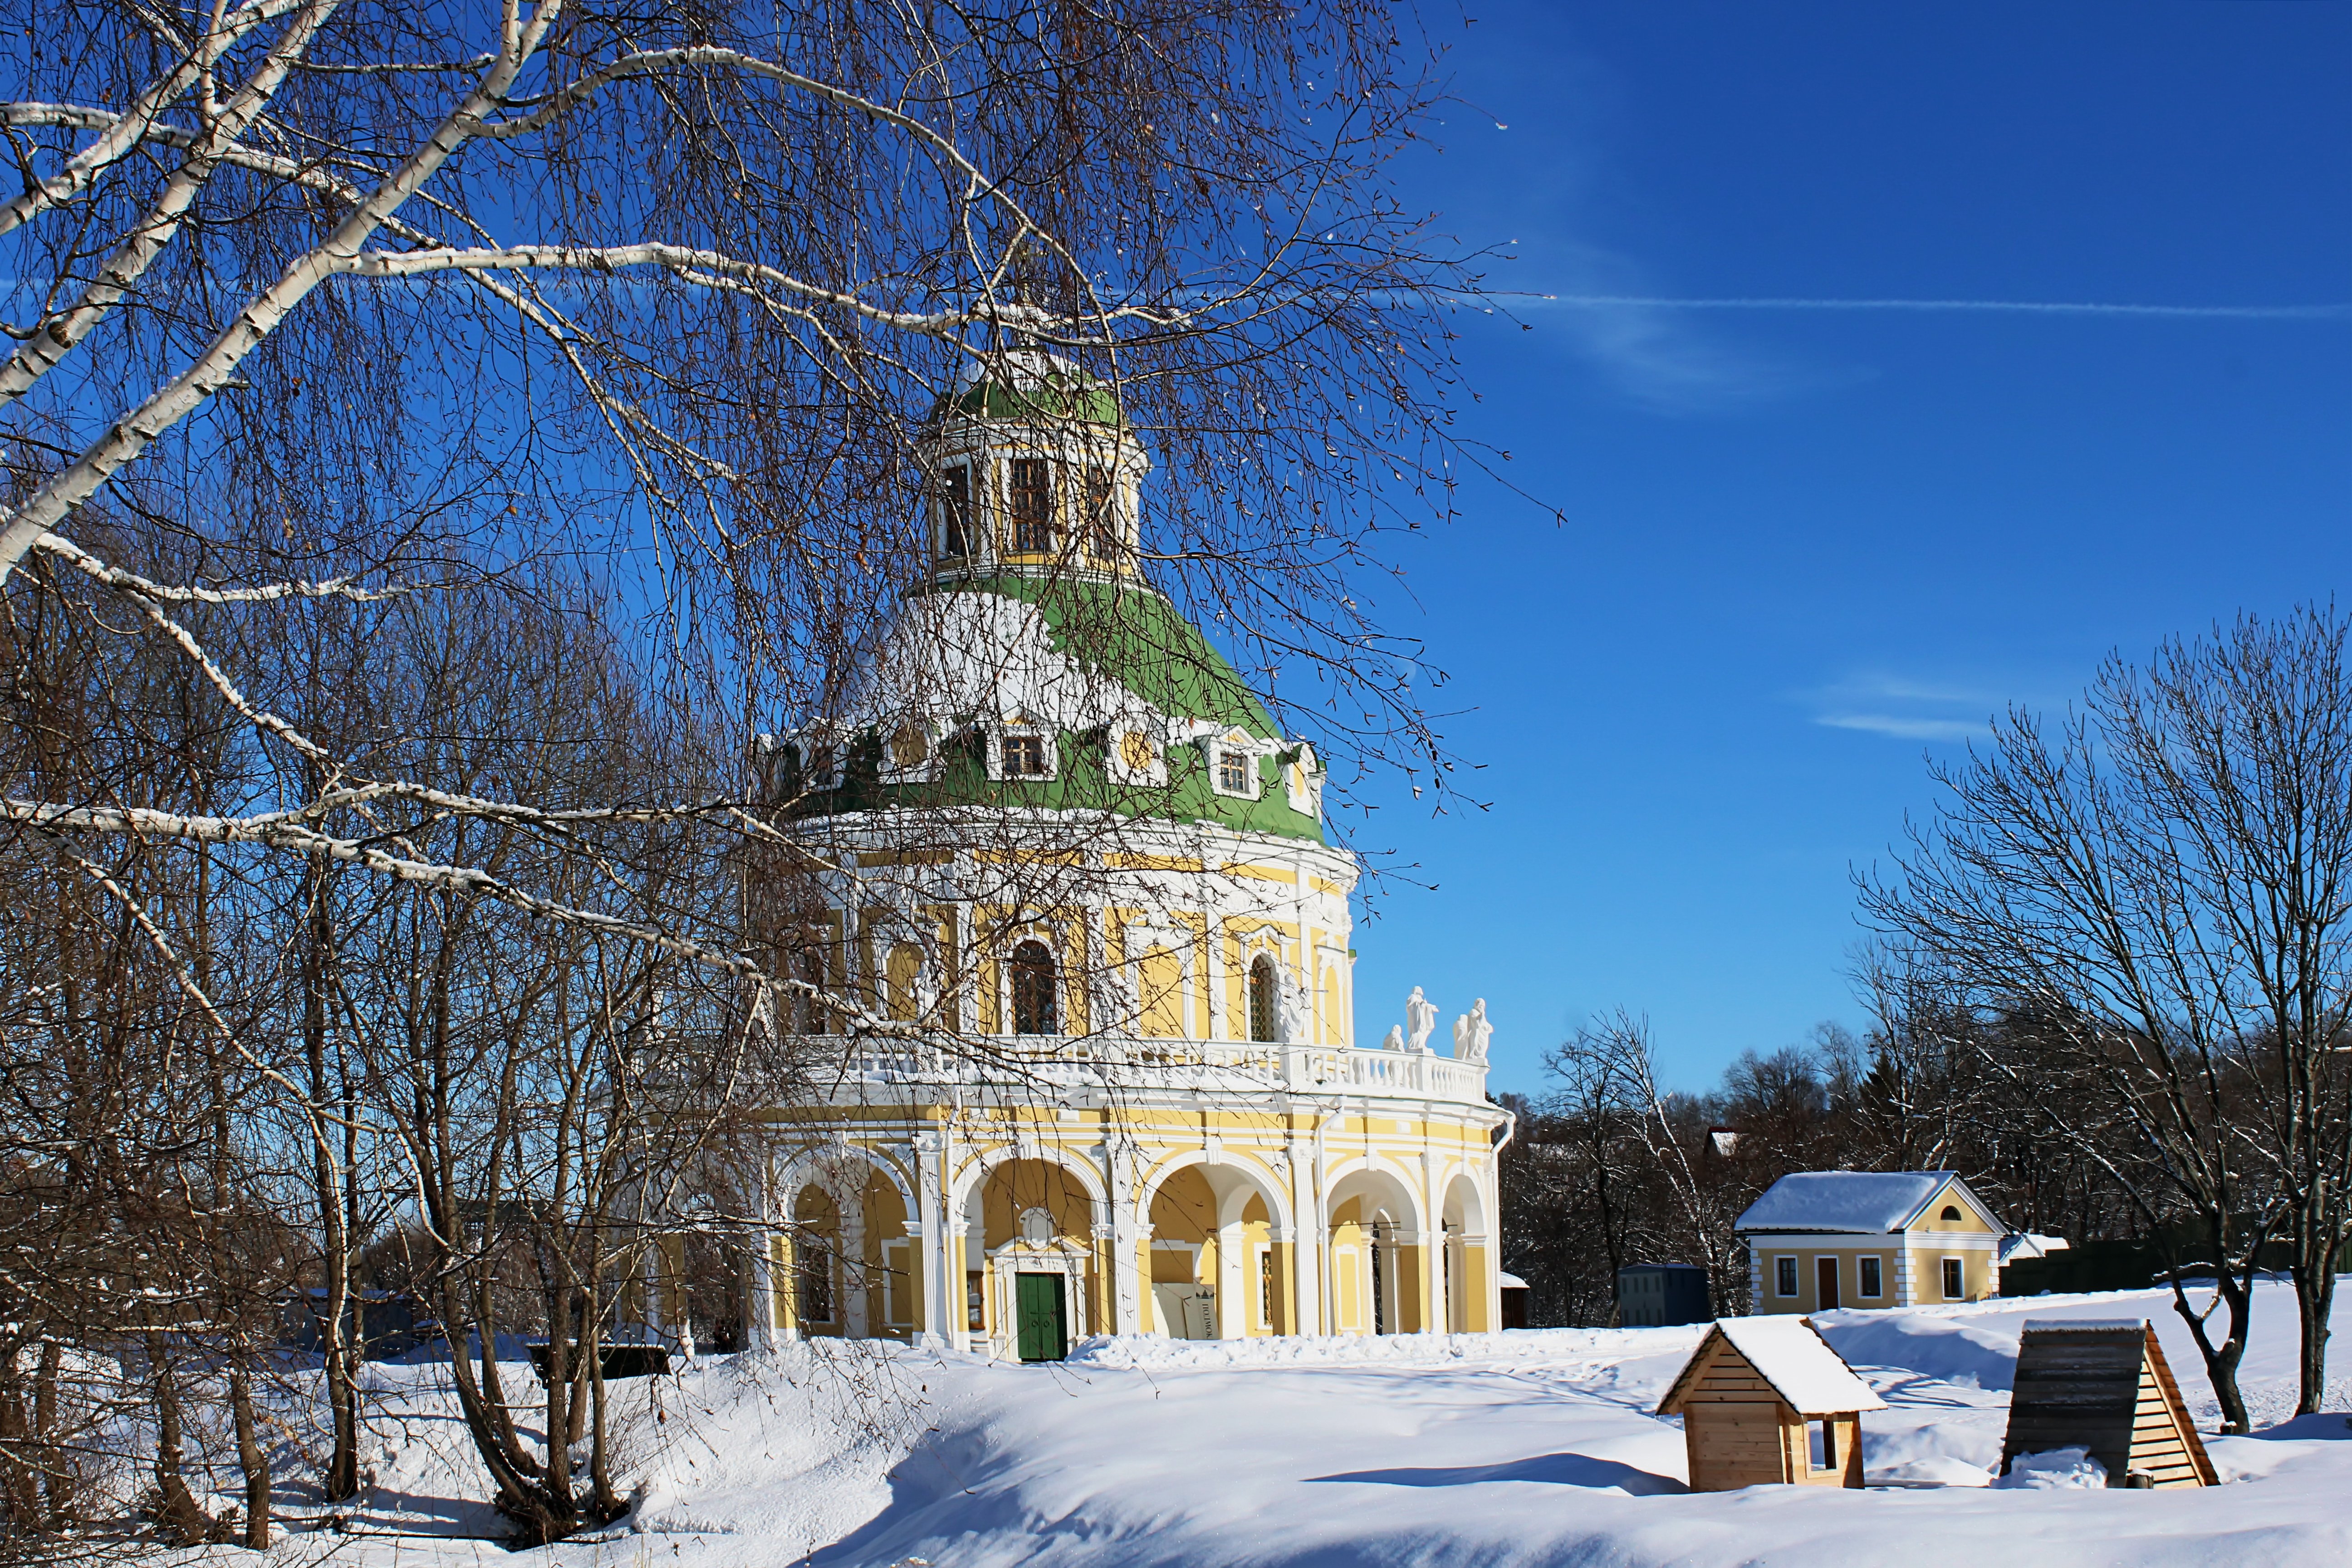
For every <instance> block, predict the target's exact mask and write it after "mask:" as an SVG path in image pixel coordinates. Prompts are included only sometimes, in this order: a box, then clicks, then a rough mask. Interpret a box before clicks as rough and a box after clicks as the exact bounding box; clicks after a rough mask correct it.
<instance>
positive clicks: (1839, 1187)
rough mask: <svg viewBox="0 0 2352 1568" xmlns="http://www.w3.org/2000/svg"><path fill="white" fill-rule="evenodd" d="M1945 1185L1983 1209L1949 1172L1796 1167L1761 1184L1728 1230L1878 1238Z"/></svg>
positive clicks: (1904, 1222) (1899, 1225) (1909, 1219)
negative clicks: (1757, 1194)
mask: <svg viewBox="0 0 2352 1568" xmlns="http://www.w3.org/2000/svg"><path fill="white" fill-rule="evenodd" d="M1948 1186H1956V1187H1958V1188H1959V1190H1960V1192H1961V1194H1962V1195H1963V1196H1965V1197H1966V1198H1967V1199H1968V1200H1969V1204H1970V1205H1971V1206H1973V1207H1974V1208H1975V1209H1976V1210H1977V1212H1978V1213H1979V1214H1986V1213H1988V1212H1989V1211H1988V1210H1986V1208H1985V1206H1984V1205H1982V1204H1980V1203H1978V1202H1977V1200H1976V1194H1973V1193H1971V1192H1969V1190H1968V1186H1967V1184H1965V1183H1963V1182H1962V1181H1961V1180H1960V1179H1959V1176H1958V1174H1957V1173H1954V1172H1951V1171H1799V1172H1796V1173H1792V1174H1790V1175H1786V1176H1783V1177H1781V1178H1780V1180H1779V1181H1777V1182H1775V1183H1773V1184H1771V1185H1770V1186H1769V1187H1767V1188H1765V1189H1764V1195H1763V1196H1762V1197H1760V1198H1758V1199H1757V1200H1756V1201H1755V1202H1754V1203H1752V1204H1749V1205H1748V1209H1747V1212H1746V1213H1744V1214H1742V1215H1740V1216H1739V1218H1738V1219H1737V1220H1736V1221H1734V1222H1733V1226H1732V1228H1733V1229H1735V1230H1798V1231H1833V1232H1851V1233H1855V1234H1860V1235H1870V1236H1880V1235H1885V1233H1886V1232H1888V1231H1895V1230H1901V1229H1902V1228H1903V1227H1904V1226H1906V1225H1908V1224H1910V1223H1911V1222H1912V1221H1913V1220H1914V1219H1916V1218H1917V1217H1918V1215H1919V1211H1920V1210H1921V1209H1924V1208H1926V1207H1927V1205H1928V1204H1929V1203H1931V1202H1932V1201H1934V1199H1935V1197H1936V1195H1937V1194H1938V1193H1940V1192H1942V1191H1943V1190H1944V1189H1945V1188H1946V1187H1948Z"/></svg>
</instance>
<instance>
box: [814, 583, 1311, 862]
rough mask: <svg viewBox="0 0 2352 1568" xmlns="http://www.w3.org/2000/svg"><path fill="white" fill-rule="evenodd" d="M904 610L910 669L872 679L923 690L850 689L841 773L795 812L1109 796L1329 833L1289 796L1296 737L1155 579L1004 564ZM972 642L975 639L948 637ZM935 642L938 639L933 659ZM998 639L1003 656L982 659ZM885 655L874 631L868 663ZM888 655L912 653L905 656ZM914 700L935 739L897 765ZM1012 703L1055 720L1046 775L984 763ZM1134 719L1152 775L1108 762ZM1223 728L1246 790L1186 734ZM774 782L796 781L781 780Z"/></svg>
mask: <svg viewBox="0 0 2352 1568" xmlns="http://www.w3.org/2000/svg"><path fill="white" fill-rule="evenodd" d="M908 620H909V621H910V622H919V623H921V625H920V627H919V629H916V630H914V631H913V632H912V633H911V636H910V641H911V642H912V643H913V644H915V645H918V646H916V648H915V652H914V655H913V658H915V660H917V661H919V663H920V664H921V673H920V674H919V676H918V677H917V678H916V679H911V680H910V679H906V678H905V677H904V675H903V674H902V675H901V676H900V677H899V678H898V679H896V680H887V679H885V680H881V681H877V694H878V693H881V692H884V691H886V690H905V689H922V690H925V691H926V692H929V693H930V694H931V700H929V701H926V702H924V703H922V704H921V705H920V706H919V708H918V707H916V706H914V705H911V704H910V705H909V706H908V707H907V708H905V709H901V710H898V711H896V712H894V711H893V709H894V708H895V707H896V704H894V703H893V702H892V700H891V699H890V698H889V697H888V696H887V695H877V697H876V698H875V699H873V700H869V701H867V702H865V703H859V702H853V704H852V710H853V716H852V717H851V719H850V721H849V722H850V725H851V727H852V728H851V736H850V740H849V743H848V754H847V757H846V759H845V765H844V767H843V769H842V773H841V777H840V781H839V783H838V784H837V786H836V787H834V788H830V789H823V790H815V791H812V792H809V793H807V794H805V795H801V798H800V800H799V803H798V805H796V807H795V808H794V815H796V816H804V817H807V816H832V815H835V814H838V813H843V812H854V811H874V810H886V809H889V808H892V807H914V808H931V809H939V808H969V807H1027V808H1033V809H1045V810H1072V811H1106V812H1109V813H1111V814H1113V815H1116V816H1127V817H1132V818H1139V819H1163V820H1167V821H1171V822H1180V823H1192V822H1209V823H1215V824H1218V825H1220V826H1225V827H1230V828H1233V829H1234V830H1236V831H1239V832H1244V833H1265V834H1273V835H1276V836H1278V837H1286V838H1301V839H1307V840H1311V841H1313V842H1316V843H1322V842H1324V841H1325V840H1324V835H1323V825H1322V822H1321V821H1320V820H1319V818H1318V816H1317V815H1316V814H1315V812H1314V811H1313V810H1312V809H1309V810H1305V811H1302V810H1299V809H1298V808H1297V807H1296V806H1294V805H1292V804H1291V796H1290V789H1289V784H1288V779H1287V776H1286V775H1287V770H1288V768H1289V766H1290V764H1291V763H1295V762H1297V761H1300V760H1302V755H1303V752H1304V750H1305V748H1304V745H1303V743H1302V742H1286V741H1284V740H1283V738H1282V735H1281V732H1280V731H1279V730H1278V729H1277V728H1276V724H1275V721H1274V719H1273V716H1272V715H1271V714H1270V713H1268V712H1267V710H1266V708H1265V704H1264V703H1263V702H1261V701H1260V700H1258V698H1257V696H1256V694H1255V693H1254V692H1252V691H1251V690H1250V689H1249V687H1248V686H1247V685H1246V684H1245V683H1244V681H1243V680H1242V679H1241V677H1240V676H1239V675H1237V674H1236V673H1234V668H1233V666H1232V665H1231V664H1230V663H1228V662H1227V661H1226V659H1225V658H1224V657H1223V655H1222V654H1220V653H1218V652H1217V650H1216V649H1215V648H1214V647H1212V646H1211V644H1210V642H1209V640H1208V639H1207V638H1206V637H1203V636H1202V634H1201V630H1200V628H1199V627H1197V626H1194V625H1192V622H1190V621H1188V620H1186V619H1185V618H1184V616H1181V614H1179V613H1178V612H1177V610H1176V607H1175V606H1174V605H1171V603H1170V602H1169V601H1168V599H1167V598H1166V597H1165V596H1164V595H1160V593H1158V592H1157V591H1155V590H1153V589H1150V588H1147V587H1143V586H1139V585H1137V584H1112V583H1099V582H1072V581H1067V580H1062V581H1051V580H1044V579H1040V578H1036V577H1031V576H1023V575H1016V574H1005V575H1002V576H995V577H988V578H983V579H979V580H976V581H966V582H961V583H957V584H952V585H945V586H939V587H934V588H931V589H929V590H927V591H926V592H924V593H921V594H919V595H914V596H913V598H912V599H911V600H910V602H909V605H908ZM975 646H984V647H985V652H984V653H983V654H982V655H981V656H979V657H965V656H963V655H961V654H959V653H956V652H954V651H952V650H956V649H959V648H971V647H975ZM942 649H945V650H950V651H949V652H948V653H947V654H946V658H945V662H944V663H938V662H936V661H937V660H938V659H939V658H940V650H942ZM998 654H1003V656H1004V657H1002V658H994V660H993V662H992V658H991V656H994V655H998ZM893 658H894V655H893V653H892V650H890V649H889V648H887V647H886V648H885V649H884V650H882V652H881V653H880V655H879V656H878V657H877V661H876V667H877V668H879V667H880V666H881V665H883V664H887V663H890V662H891V661H892V659H893ZM1047 667H1050V668H1047ZM896 668H898V669H900V670H904V669H906V668H913V666H912V665H908V664H907V663H905V662H903V661H901V662H900V663H899V664H898V666H897V667H896ZM861 708H862V709H863V711H862V712H860V711H859V710H860V709H861ZM918 711H919V712H920V714H921V721H922V722H923V723H924V724H927V725H929V727H930V733H931V734H932V735H934V736H935V737H936V739H932V740H929V741H928V742H927V743H928V744H929V745H932V746H934V747H935V748H936V752H935V755H933V756H932V757H931V758H930V759H929V765H928V766H927V767H926V768H925V769H923V770H921V771H922V773H923V774H924V776H922V777H920V778H918V779H905V773H906V772H908V771H912V770H900V771H899V772H898V773H894V772H893V752H892V750H891V748H892V745H893V739H894V735H895V734H896V733H897V732H898V731H899V730H900V729H902V728H903V727H905V726H907V725H908V724H911V723H913V722H915V720H914V719H913V718H912V717H910V715H912V714H914V713H916V712H918ZM1024 716H1025V717H1027V718H1029V719H1031V720H1033V721H1034V727H1035V728H1036V729H1037V730H1038V731H1042V732H1045V733H1050V735H1051V736H1052V739H1053V743H1054V752H1055V764H1056V765H1055V768H1054V771H1053V775H1052V776H1051V777H1045V778H1019V777H1006V778H992V777H991V776H990V768H989V761H990V758H989V753H988V747H989V745H990V744H991V742H992V733H993V731H992V726H994V725H996V724H1000V723H1003V722H1004V721H1011V720H1017V719H1019V718H1022V717H1024ZM1139 719H1140V720H1144V721H1146V722H1147V724H1149V725H1156V726H1160V727H1161V728H1159V729H1157V730H1156V731H1155V739H1157V740H1158V742H1159V746H1160V757H1161V759H1162V760H1163V765H1164V768H1165V782H1164V783H1161V782H1153V783H1132V782H1127V781H1126V780H1124V779H1121V778H1119V777H1118V776H1115V768H1114V763H1113V761H1112V757H1111V748H1112V747H1114V746H1115V745H1117V744H1118V740H1119V735H1120V732H1121V727H1122V725H1125V726H1126V727H1128V728H1133V727H1134V721H1136V720H1139ZM1235 733H1239V734H1241V735H1243V736H1245V737H1247V739H1248V741H1249V742H1250V745H1249V747H1248V748H1247V749H1248V750H1249V752H1251V753H1252V754H1251V755H1249V756H1248V757H1247V759H1246V762H1247V765H1248V766H1249V767H1250V768H1253V769H1255V773H1256V793H1255V798H1251V797H1249V796H1247V795H1235V794H1230V793H1224V792H1222V791H1220V790H1219V789H1218V788H1216V786H1215V783H1214V781H1213V778H1212V776H1211V769H1212V768H1213V766H1214V765H1215V762H1214V759H1213V756H1212V754H1211V749H1210V747H1209V746H1206V745H1203V744H1202V743H1198V742H1200V741H1201V740H1202V738H1203V737H1223V736H1231V735H1234V734H1235ZM1236 749H1239V748H1236ZM902 780H904V782H901V781H902ZM784 793H786V794H788V795H792V794H798V793H799V791H798V790H797V789H795V788H793V787H790V786H788V787H787V788H786V789H785V791H784ZM1309 804H1310V807H1311V805H1312V801H1311V799H1310V803H1309Z"/></svg>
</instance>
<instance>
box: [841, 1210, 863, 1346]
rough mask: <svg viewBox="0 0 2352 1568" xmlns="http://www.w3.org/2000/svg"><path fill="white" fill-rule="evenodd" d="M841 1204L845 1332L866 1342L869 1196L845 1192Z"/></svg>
mask: <svg viewBox="0 0 2352 1568" xmlns="http://www.w3.org/2000/svg"><path fill="white" fill-rule="evenodd" d="M836 1201H837V1202H838V1203H839V1204H840V1205H841V1292H842V1294H843V1295H845V1296H846V1297H847V1298H848V1300H846V1301H845V1302H843V1303H842V1307H841V1327H842V1331H843V1332H844V1333H845V1334H846V1335H847V1336H848V1337H849V1338H851V1339H853V1340H862V1339H865V1338H866V1336H867V1334H868V1332H869V1330H868V1329H867V1327H866V1286H867V1284H868V1283H869V1278H868V1276H867V1274H866V1193H865V1191H864V1189H863V1188H860V1189H859V1190H858V1191H856V1192H855V1193H848V1192H845V1193H843V1194H840V1196H839V1197H838V1199H837V1200H836Z"/></svg>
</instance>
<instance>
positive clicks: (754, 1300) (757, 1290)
mask: <svg viewBox="0 0 2352 1568" xmlns="http://www.w3.org/2000/svg"><path fill="white" fill-rule="evenodd" d="M774 1245H775V1244H774V1242H772V1240H770V1239H769V1237H767V1235H766V1234H765V1233H762V1234H761V1237H760V1240H759V1245H758V1246H757V1247H753V1248H751V1250H750V1252H749V1255H748V1257H747V1258H746V1259H745V1266H744V1269H743V1275H744V1279H743V1316H744V1318H745V1320H746V1321H745V1322H744V1325H743V1329H744V1334H743V1342H744V1344H745V1345H746V1346H748V1347H749V1348H751V1349H752V1350H755V1351H764V1350H772V1349H773V1348H774V1346H775V1343H776V1273H775V1269H774V1268H773V1267H772V1251H771V1249H772V1247H774Z"/></svg>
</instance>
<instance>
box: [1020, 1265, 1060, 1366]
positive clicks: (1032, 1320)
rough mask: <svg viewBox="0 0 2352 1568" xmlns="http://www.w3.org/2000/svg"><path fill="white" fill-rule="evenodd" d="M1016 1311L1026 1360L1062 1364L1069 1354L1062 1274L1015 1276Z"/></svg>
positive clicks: (1022, 1352)
mask: <svg viewBox="0 0 2352 1568" xmlns="http://www.w3.org/2000/svg"><path fill="white" fill-rule="evenodd" d="M1013 1321H1014V1323H1015V1325H1016V1326H1017V1330H1018V1333H1019V1346H1020V1351H1021V1359H1022V1360H1023V1361H1059V1360H1061V1359H1062V1357H1063V1356H1064V1355H1066V1354H1067V1353H1068V1352H1069V1348H1070V1336H1069V1331H1068V1330H1067V1329H1066V1327H1065V1323H1066V1320H1065V1319H1064V1317H1063V1315H1062V1277H1061V1276H1060V1275H1058V1274H1016V1275H1014V1276H1013Z"/></svg>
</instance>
